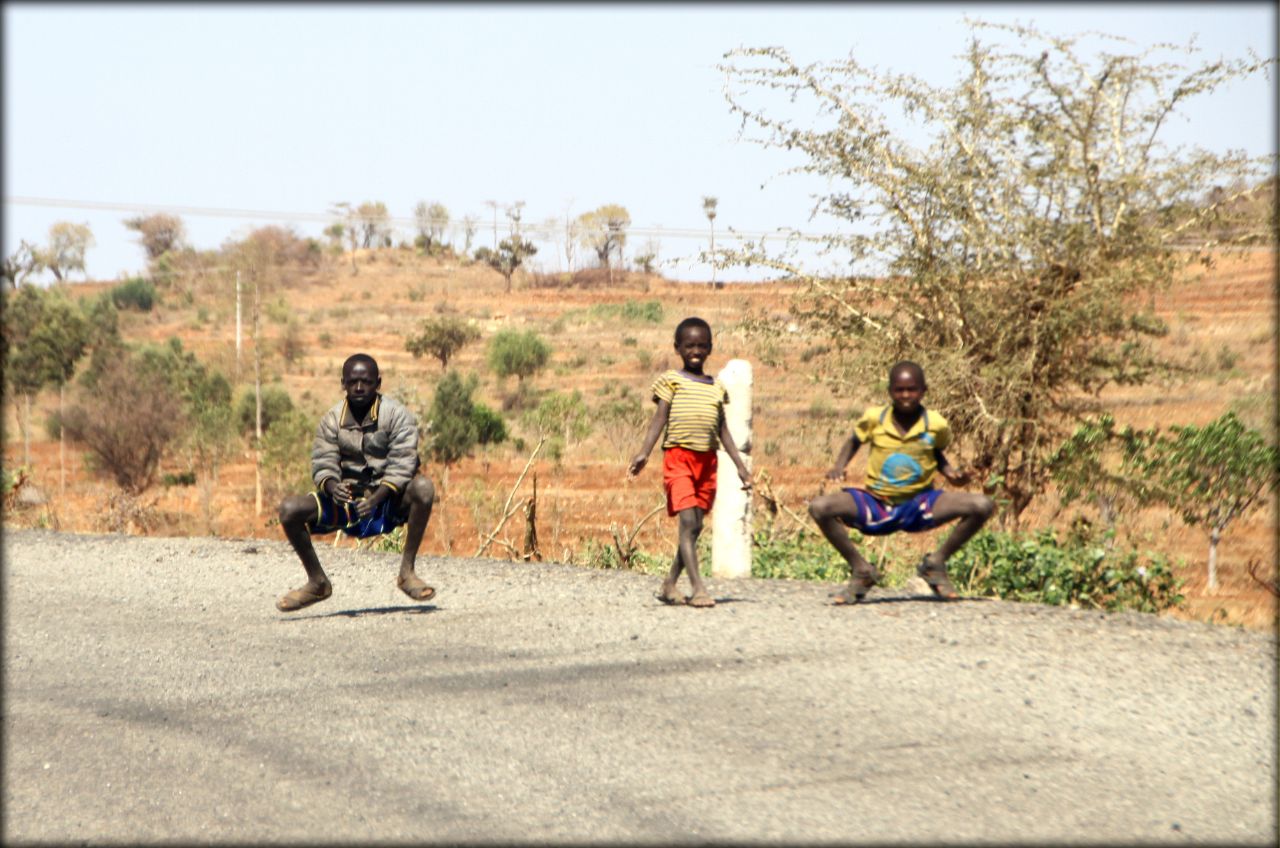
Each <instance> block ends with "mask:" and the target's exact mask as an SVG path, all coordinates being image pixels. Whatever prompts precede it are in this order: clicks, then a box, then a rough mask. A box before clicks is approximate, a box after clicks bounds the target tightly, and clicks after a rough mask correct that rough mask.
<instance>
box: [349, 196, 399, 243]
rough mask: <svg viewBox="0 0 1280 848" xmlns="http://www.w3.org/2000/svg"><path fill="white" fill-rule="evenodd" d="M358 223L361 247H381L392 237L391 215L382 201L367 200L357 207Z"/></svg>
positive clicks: (356, 216)
mask: <svg viewBox="0 0 1280 848" xmlns="http://www.w3.org/2000/svg"><path fill="white" fill-rule="evenodd" d="M355 219H356V223H357V225H358V226H359V230H360V246H361V247H364V248H370V247H381V246H382V244H383V243H384V242H385V241H386V240H387V239H388V238H390V236H391V214H390V213H389V212H388V211H387V204H385V203H383V202H382V201H381V200H379V201H376V202H375V201H372V200H366V201H365V202H364V203H361V204H360V205H359V206H357V207H356V210H355Z"/></svg>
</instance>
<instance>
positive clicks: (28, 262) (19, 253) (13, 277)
mask: <svg viewBox="0 0 1280 848" xmlns="http://www.w3.org/2000/svg"><path fill="white" fill-rule="evenodd" d="M41 268H42V266H41V264H40V256H39V249H38V248H36V247H34V246H32V245H31V244H30V243H29V242H28V241H27V240H26V239H22V240H21V241H19V242H18V249H17V250H15V251H14V252H13V253H11V254H10V255H9V256H7V257H5V260H4V268H3V275H4V280H5V282H7V283H8V284H9V285H10V286H11V287H12V288H15V289H16V288H17V287H18V286H20V285H22V284H23V283H24V282H26V280H27V277H29V276H31V275H32V274H35V273H38V272H39V271H40V270H41Z"/></svg>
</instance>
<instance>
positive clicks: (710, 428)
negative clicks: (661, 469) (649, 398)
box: [653, 369, 729, 452]
mask: <svg viewBox="0 0 1280 848" xmlns="http://www.w3.org/2000/svg"><path fill="white" fill-rule="evenodd" d="M653 399H654V402H655V403H656V402H657V401H660V400H665V401H666V402H667V403H669V404H671V412H670V414H669V415H668V416H667V429H666V432H665V433H664V434H663V436H662V449H663V450H666V449H667V448H675V447H680V448H685V449H686V450H691V451H699V452H702V451H711V450H715V449H716V448H717V447H718V446H719V444H720V439H719V435H720V421H721V417H722V416H723V415H724V405H725V404H726V403H728V402H729V393H728V392H727V391H726V390H725V388H724V386H723V385H721V383H720V381H719V380H711V381H710V382H706V383H704V382H702V381H700V380H695V379H693V378H692V377H688V376H686V375H684V374H682V373H680V372H679V371H676V370H674V369H673V370H671V371H667V372H665V373H664V374H661V375H659V377H658V379H656V380H654V381H653Z"/></svg>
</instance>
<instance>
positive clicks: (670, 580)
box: [658, 547, 684, 604]
mask: <svg viewBox="0 0 1280 848" xmlns="http://www.w3.org/2000/svg"><path fill="white" fill-rule="evenodd" d="M683 570H684V562H683V561H682V560H681V559H680V549H679V548H678V547H677V548H676V555H675V556H674V557H672V559H671V569H670V570H669V571H668V572H667V577H666V579H665V580H663V581H662V588H661V589H659V590H658V600H660V601H662V602H663V603H664V604H683V603H684V596H683V595H681V594H680V592H679V590H677V589H676V582H677V581H678V580H679V579H680V572H681V571H683Z"/></svg>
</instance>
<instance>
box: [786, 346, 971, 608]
mask: <svg viewBox="0 0 1280 848" xmlns="http://www.w3.org/2000/svg"><path fill="white" fill-rule="evenodd" d="M925 390H926V386H925V381H924V370H923V369H922V368H921V367H920V366H919V365H917V364H916V363H914V362H907V361H903V362H898V363H895V364H894V366H893V367H892V368H890V369H889V397H890V400H891V403H889V404H887V405H885V406H873V407H870V408H868V409H867V410H866V411H865V412H864V413H863V415H862V417H861V418H859V419H858V422H857V424H856V425H855V426H854V431H853V433H851V434H850V435H849V438H848V439H846V440H845V442H844V444H843V445H842V446H841V448H840V452H839V453H838V454H837V455H836V461H835V465H834V466H833V467H832V468H831V470H830V471H828V472H827V477H829V478H830V479H832V480H842V479H844V475H845V467H846V466H847V465H848V464H849V460H851V459H852V458H853V455H854V454H855V453H856V452H857V450H858V448H859V447H860V446H861V445H862V444H863V443H867V444H869V445H870V446H871V448H870V450H871V453H870V455H869V456H868V458H867V477H866V484H865V486H864V487H862V488H849V489H842V490H840V491H838V492H832V493H831V494H829V495H822V496H820V497H817V498H814V499H813V500H812V501H811V502H810V503H809V514H810V515H811V516H813V520H814V521H816V522H817V523H818V527H819V528H820V529H821V530H822V535H824V536H826V537H827V541H829V542H831V544H832V546H834V547H835V549H836V550H837V551H839V552H840V555H841V556H843V557H844V559H845V562H847V563H848V564H849V585H848V587H847V588H846V589H844V590H843V591H841V592H839V593H837V594H836V595H834V596H833V598H832V599H833V601H834V602H835V603H837V604H850V603H857V602H858V601H861V600H862V599H863V598H864V597H866V594H867V592H868V591H870V589H871V587H872V586H874V585H876V583H877V582H879V575H878V574H877V573H876V570H875V568H874V567H872V566H871V564H870V563H868V562H867V561H866V559H864V558H863V556H862V554H860V553H858V549H857V548H855V547H854V546H853V540H852V539H850V538H849V533H848V532H847V531H846V529H845V526H848V527H854V528H856V529H857V530H858V531H859V532H861V533H862V534H863V535H865V536H884V535H888V534H890V533H896V532H898V531H903V532H907V533H921V532H923V531H925V530H932V529H933V528H935V527H940V526H942V525H943V524H946V523H948V522H950V521H954V520H956V519H960V523H959V524H958V525H956V527H955V529H954V530H952V531H951V533H950V534H949V535H948V536H947V538H946V539H945V540H944V541H943V542H942V544H941V545H939V546H938V549H937V550H936V551H934V552H932V553H929V554H925V556H924V559H922V560H921V562H920V565H919V566H918V567H917V569H916V573H917V574H919V575H920V576H921V577H923V578H924V580H925V582H927V583H928V584H929V588H931V589H932V590H933V593H934V594H935V595H937V596H938V597H940V598H945V599H951V598H955V597H956V590H955V587H954V586H952V585H951V580H950V579H949V578H948V577H947V559H948V558H950V556H951V555H952V554H953V553H955V552H956V551H958V550H959V549H960V548H961V546H963V545H964V543H965V542H967V541H969V539H970V538H972V537H973V534H974V533H977V532H978V530H979V529H981V527H982V525H983V524H985V523H986V522H987V519H988V518H990V517H991V513H992V511H994V509H995V502H994V501H992V500H991V498H989V497H987V496H986V495H980V494H973V493H969V492H944V491H942V490H941V489H937V488H934V486H933V478H934V475H935V474H941V475H942V476H943V477H944V478H945V479H946V480H947V482H949V483H951V484H952V485H955V486H963V485H965V484H966V483H967V482H968V481H969V474H968V472H967V471H957V470H956V469H955V468H952V467H951V464H950V463H949V462H948V461H947V458H946V455H945V454H943V450H945V449H946V448H947V446H948V445H950V444H951V427H950V426H949V425H948V424H947V420H946V419H945V418H943V417H942V416H941V415H939V414H938V413H937V412H934V411H932V410H928V409H925V407H924V404H923V403H922V402H921V401H922V400H923V398H924V393H925ZM842 525H844V526H842Z"/></svg>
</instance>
